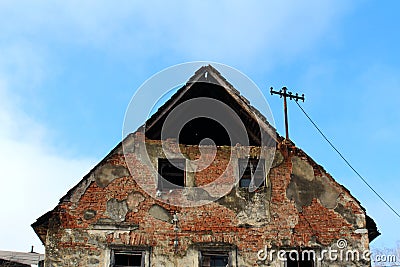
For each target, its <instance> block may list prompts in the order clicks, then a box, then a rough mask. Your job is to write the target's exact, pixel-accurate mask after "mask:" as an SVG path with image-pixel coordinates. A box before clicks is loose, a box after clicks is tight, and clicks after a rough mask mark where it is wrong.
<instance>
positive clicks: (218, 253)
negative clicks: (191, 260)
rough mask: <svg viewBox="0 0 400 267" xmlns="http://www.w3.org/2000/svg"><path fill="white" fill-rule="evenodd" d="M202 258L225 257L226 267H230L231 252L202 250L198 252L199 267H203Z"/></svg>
mask: <svg viewBox="0 0 400 267" xmlns="http://www.w3.org/2000/svg"><path fill="white" fill-rule="evenodd" d="M203 256H227V257H228V267H232V266H233V265H232V251H230V250H219V249H215V250H214V249H203V250H200V251H199V267H203Z"/></svg>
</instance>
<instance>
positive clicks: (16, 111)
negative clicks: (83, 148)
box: [0, 64, 94, 252]
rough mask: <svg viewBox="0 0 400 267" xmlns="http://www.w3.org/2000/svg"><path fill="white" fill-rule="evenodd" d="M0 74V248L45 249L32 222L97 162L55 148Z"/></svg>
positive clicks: (13, 84) (47, 135)
mask: <svg viewBox="0 0 400 267" xmlns="http://www.w3.org/2000/svg"><path fill="white" fill-rule="evenodd" d="M17 65H18V64H17ZM23 65H24V64H23ZM16 68H17V69H18V72H20V73H22V72H23V71H22V72H21V67H18V66H16ZM0 76H1V77H2V79H0V125H1V131H0V148H1V149H0V169H1V172H0V177H1V186H0V203H1V217H2V220H1V221H0V249H3V250H21V251H28V250H29V249H30V246H31V245H35V247H36V249H37V250H39V251H41V252H43V248H42V247H41V246H40V241H39V239H38V238H37V237H36V235H35V233H34V232H33V229H32V228H31V227H30V224H31V223H33V222H34V221H35V219H36V218H38V217H39V216H40V215H42V214H44V213H45V212H46V211H48V210H50V209H52V208H54V207H55V206H56V205H57V203H58V200H59V198H60V197H61V196H62V195H63V194H65V192H66V191H67V190H68V189H69V188H71V187H72V186H73V185H74V183H76V182H77V181H79V180H80V178H81V177H82V176H83V175H84V174H85V172H87V171H88V170H89V168H90V166H92V165H93V162H94V161H93V160H92V159H88V158H81V159H79V158H77V159H72V158H68V157H66V156H64V155H63V153H62V151H54V150H53V149H52V147H51V145H50V144H51V143H52V142H51V141H49V140H51V136H50V135H49V133H48V130H47V129H46V128H45V127H44V126H42V125H40V124H39V123H37V122H36V121H35V120H34V118H31V117H30V116H29V115H28V114H26V113H25V112H24V111H23V109H22V106H21V103H22V100H21V98H20V96H18V97H17V96H16V95H15V94H14V93H12V89H13V88H14V87H13V86H15V83H13V82H12V79H10V80H7V79H6V78H5V77H4V76H5V75H4V73H1V75H0ZM28 80H29V79H28Z"/></svg>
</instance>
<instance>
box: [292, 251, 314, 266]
mask: <svg viewBox="0 0 400 267" xmlns="http://www.w3.org/2000/svg"><path fill="white" fill-rule="evenodd" d="M307 255H308V254H307ZM307 255H306V254H302V253H301V252H297V251H292V252H288V253H286V265H285V266H286V267H314V261H313V259H312V258H310V257H307Z"/></svg>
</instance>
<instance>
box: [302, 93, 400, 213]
mask: <svg viewBox="0 0 400 267" xmlns="http://www.w3.org/2000/svg"><path fill="white" fill-rule="evenodd" d="M295 102H296V104H297V106H298V107H299V108H300V109H301V111H302V112H303V113H304V115H305V116H306V117H307V118H308V120H309V121H310V122H311V123H312V125H313V126H314V127H315V128H316V129H317V131H318V132H319V133H320V134H321V135H322V137H323V138H324V139H325V141H326V142H328V144H329V145H330V146H331V147H332V148H333V149H334V150H335V151H336V153H338V155H339V156H340V157H341V158H342V159H343V160H344V162H345V163H346V164H347V166H349V167H350V169H352V170H353V172H354V173H355V174H356V175H357V176H358V178H360V180H361V181H362V182H363V183H364V184H365V185H366V186H367V187H368V188H369V189H370V190H371V191H372V192H373V193H374V194H375V195H376V196H377V197H378V198H379V199H380V200H381V201H382V202H383V203H384V204H385V205H386V206H387V207H388V208H389V209H390V210H392V211H393V212H394V214H396V215H397V217H399V218H400V214H399V212H397V211H396V210H395V209H394V208H392V206H391V205H390V204H389V203H388V202H387V201H386V200H385V199H383V197H381V195H380V194H379V193H378V192H377V191H376V190H375V189H374V188H373V187H372V186H371V185H370V184H369V183H368V182H367V180H366V179H364V177H363V176H362V175H361V174H360V173H359V172H358V171H357V170H356V169H355V168H354V167H353V166H352V165H351V164H350V162H349V161H348V160H347V159H346V158H345V157H344V156H343V155H342V153H340V151H339V150H338V149H337V148H336V147H335V146H334V145H333V144H332V142H331V141H329V139H328V138H327V137H326V136H325V134H324V133H323V132H322V131H321V130H320V128H319V127H318V126H317V124H316V123H315V122H314V121H313V120H312V119H311V117H310V116H309V115H308V114H307V112H306V111H305V110H304V109H303V108H302V107H301V106H300V104H299V103H298V102H297V101H295Z"/></svg>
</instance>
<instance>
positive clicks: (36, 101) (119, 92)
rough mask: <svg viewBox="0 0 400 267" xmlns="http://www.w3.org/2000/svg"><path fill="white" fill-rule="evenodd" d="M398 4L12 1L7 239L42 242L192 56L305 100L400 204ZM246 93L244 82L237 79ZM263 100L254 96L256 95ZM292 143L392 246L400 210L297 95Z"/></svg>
mask: <svg viewBox="0 0 400 267" xmlns="http://www.w3.org/2000/svg"><path fill="white" fill-rule="evenodd" d="M399 8H400V3H399V2H398V1H384V2H383V1H368V0H365V1H338V0H335V1H333V0H332V1H317V0H316V1H191V2H189V1H141V2H139V1H119V2H118V3H115V2H100V1H85V2H84V3H82V1H68V2H67V1H62V2H45V1H19V2H16V1H2V2H0V148H1V149H0V167H1V169H2V172H1V174H0V175H1V182H2V186H1V187H0V201H1V203H2V205H1V209H2V218H5V219H4V220H2V221H1V222H0V249H1V250H21V251H26V250H29V249H30V246H31V245H35V247H36V250H38V251H43V248H42V247H41V246H40V241H39V240H38V238H37V237H36V236H35V234H34V233H33V230H32V229H31V228H30V224H31V223H32V222H34V220H35V219H36V218H37V217H38V216H40V215H42V214H43V213H44V212H46V211H48V210H50V209H52V208H53V207H54V206H55V205H56V204H57V203H58V200H59V198H60V197H61V196H63V195H64V194H65V193H66V192H67V191H68V189H69V188H70V187H72V186H73V185H74V184H75V183H76V182H77V181H79V180H80V179H81V177H82V176H83V175H84V174H85V173H87V172H88V171H89V170H90V169H91V167H93V165H94V164H95V163H96V162H98V161H99V160H100V159H102V158H103V157H104V156H105V155H106V153H108V152H109V151H110V150H111V149H112V148H113V147H114V146H115V145H116V144H117V143H118V142H119V141H120V140H121V136H122V124H123V119H124V114H125V110H126V108H127V105H128V104H129V101H130V99H131V97H132V96H133V94H134V93H135V91H136V90H137V88H138V87H139V86H140V85H141V84H142V83H143V82H144V81H145V80H146V79H148V78H149V77H150V76H152V75H153V74H155V73H157V72H158V71H161V70H162V69H164V68H166V67H169V66H171V65H175V64H179V63H183V62H188V61H198V60H201V61H214V62H220V63H224V64H227V65H230V66H232V67H234V68H237V69H238V70H240V71H241V72H243V73H245V74H246V75H247V76H248V77H249V78H251V79H252V80H253V81H254V82H255V83H256V84H257V85H258V86H259V88H260V89H261V90H262V91H263V92H264V94H265V96H266V99H267V100H268V102H269V104H270V107H271V110H272V112H273V115H274V118H275V123H276V126H277V128H278V130H279V132H280V133H282V134H283V133H284V129H283V115H282V103H281V99H279V98H278V97H276V96H275V97H271V96H270V95H269V92H268V91H269V87H271V86H274V88H276V89H279V88H280V87H282V86H287V87H288V88H289V89H290V90H292V91H294V92H299V93H304V94H305V95H306V102H305V103H304V104H303V107H304V108H305V110H306V111H307V112H308V113H309V114H310V115H311V117H312V118H313V119H314V120H315V121H316V122H317V124H318V125H319V126H320V127H321V128H322V129H323V131H324V132H325V134H326V135H327V136H328V137H330V139H331V141H332V142H333V143H334V144H335V145H336V146H337V147H338V148H339V149H340V150H341V151H342V153H343V154H344V155H345V156H346V157H347V158H348V159H349V161H350V162H351V163H352V164H353V165H354V167H355V168H356V169H357V170H358V171H359V172H360V173H361V174H363V175H364V177H366V179H367V180H368V181H369V183H370V184H371V185H372V186H373V187H374V188H375V189H376V190H377V191H378V192H380V193H381V195H382V196H383V197H384V198H385V199H386V200H387V201H388V202H390V203H391V204H392V206H393V207H394V208H395V209H396V210H400V203H399V194H398V188H399V181H398V172H397V167H398V158H399V157H398V149H399V148H400V143H399V139H398V138H397V134H396V133H397V132H398V131H399V130H400V112H399V110H398V107H399V106H400V98H399V97H398V91H399V89H400V53H399V48H398V47H399V41H400V35H399V31H398V25H400V18H399V16H398V14H397V12H398V10H399ZM238 89H239V90H240V88H238ZM250 100H251V99H250ZM289 114H290V135H291V139H292V140H293V141H294V142H295V143H296V145H298V146H299V147H301V148H302V149H303V150H305V151H306V152H307V153H308V154H309V155H311V156H312V157H313V158H314V159H315V160H316V161H317V162H318V163H320V164H321V165H323V166H324V167H325V169H326V170H327V171H328V172H329V173H331V174H332V175H333V176H334V177H335V178H336V180H337V181H338V182H340V183H341V184H343V185H345V186H346V187H347V188H348V189H349V190H350V191H351V192H352V194H353V195H354V196H355V197H357V198H358V199H359V200H360V201H361V203H362V204H363V206H364V207H365V208H366V209H367V212H368V214H369V215H371V216H372V217H373V218H374V219H375V221H376V222H377V224H378V227H379V229H380V230H381V232H382V236H380V237H379V238H378V239H376V240H375V241H374V242H373V246H375V247H381V246H386V247H394V245H395V242H396V241H398V240H400V234H399V231H398V228H397V227H398V226H399V225H400V218H398V217H396V216H395V215H393V213H391V211H389V210H388V209H387V208H386V207H385V206H384V205H383V204H382V203H381V202H380V201H379V200H378V198H377V197H376V196H374V195H373V193H372V192H370V191H369V190H368V188H367V187H366V186H364V185H363V184H361V183H360V181H359V180H358V178H357V177H356V175H355V174H354V173H353V172H352V171H351V170H350V169H349V168H348V167H347V166H346V165H345V164H344V163H343V162H342V161H341V159H340V158H339V157H338V156H337V155H336V154H335V153H334V152H333V151H332V150H331V149H330V147H329V146H328V145H327V144H326V143H325V142H324V141H323V140H322V138H321V137H320V136H319V135H318V133H317V132H316V131H315V129H314V128H312V126H311V124H310V123H309V122H308V121H307V119H306V118H305V117H304V115H302V113H301V112H300V110H299V109H298V108H297V106H296V105H295V104H294V103H290V105H289Z"/></svg>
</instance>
